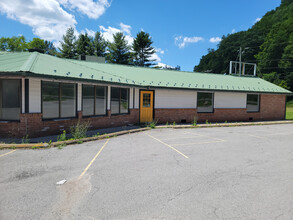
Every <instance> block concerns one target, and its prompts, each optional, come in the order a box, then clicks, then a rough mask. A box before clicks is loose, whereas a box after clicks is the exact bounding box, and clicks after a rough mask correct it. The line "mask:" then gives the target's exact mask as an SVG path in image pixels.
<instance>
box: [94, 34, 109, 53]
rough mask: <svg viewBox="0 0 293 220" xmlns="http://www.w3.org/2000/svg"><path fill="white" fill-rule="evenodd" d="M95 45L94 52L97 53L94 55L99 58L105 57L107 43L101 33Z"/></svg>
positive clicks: (96, 37)
mask: <svg viewBox="0 0 293 220" xmlns="http://www.w3.org/2000/svg"><path fill="white" fill-rule="evenodd" d="M93 44H94V51H95V52H94V54H95V55H96V56H99V57H105V55H106V48H107V42H106V41H105V39H104V38H103V36H102V34H101V32H99V31H97V33H96V35H95V38H94V41H93Z"/></svg>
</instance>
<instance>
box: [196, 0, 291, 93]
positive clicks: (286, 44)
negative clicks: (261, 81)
mask: <svg viewBox="0 0 293 220" xmlns="http://www.w3.org/2000/svg"><path fill="white" fill-rule="evenodd" d="M292 12H293V1H292V0H283V1H282V4H281V6H280V7H278V8H276V10H272V11H269V12H268V13H266V15H264V16H263V18H262V19H261V20H260V21H259V22H257V23H255V24H254V25H253V26H252V28H250V29H249V30H247V31H241V32H238V33H234V34H228V35H227V36H223V37H222V41H221V42H220V43H219V45H218V49H217V50H213V49H209V50H208V54H207V55H205V56H203V57H202V58H201V60H200V63H199V65H197V66H195V67H194V71H196V72H213V73H219V74H223V73H228V67H229V61H231V60H232V61H234V60H238V58H239V57H238V55H239V48H240V47H242V49H243V53H242V61H243V62H250V63H257V65H258V69H259V72H260V73H262V74H259V76H260V77H262V76H264V78H265V79H267V78H270V82H272V83H275V84H277V85H279V86H282V87H283V88H287V89H291V90H293V13H292ZM272 73H274V74H272ZM266 74H271V75H270V76H265V75H266Z"/></svg>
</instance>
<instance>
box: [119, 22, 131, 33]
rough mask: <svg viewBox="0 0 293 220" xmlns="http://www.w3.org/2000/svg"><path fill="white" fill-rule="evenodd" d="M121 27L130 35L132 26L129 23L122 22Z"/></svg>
mask: <svg viewBox="0 0 293 220" xmlns="http://www.w3.org/2000/svg"><path fill="white" fill-rule="evenodd" d="M120 28H121V30H122V32H125V33H126V34H128V35H130V32H131V26H130V25H127V24H123V23H122V22H121V23H120Z"/></svg>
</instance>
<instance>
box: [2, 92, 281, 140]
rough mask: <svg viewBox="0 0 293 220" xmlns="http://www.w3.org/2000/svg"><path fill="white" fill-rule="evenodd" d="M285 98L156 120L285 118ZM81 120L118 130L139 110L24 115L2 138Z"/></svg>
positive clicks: (171, 112)
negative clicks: (254, 107) (252, 109)
mask: <svg viewBox="0 0 293 220" xmlns="http://www.w3.org/2000/svg"><path fill="white" fill-rule="evenodd" d="M285 100H286V96H285V95H261V96H260V112H254V113H249V112H247V110H246V109H214V112H213V113H197V109H155V111H154V117H155V120H157V121H158V122H159V123H166V122H169V123H172V122H174V121H175V122H176V123H181V122H188V123H190V122H192V121H193V120H194V118H196V119H197V121H198V122H204V121H206V120H208V121H210V122H223V121H249V120H253V121H257V120H282V119H285ZM78 120H80V121H84V120H90V123H91V129H96V128H105V127H117V126H123V125H127V124H137V123H139V109H130V112H129V114H125V115H111V111H108V114H107V116H101V117H91V118H83V117H82V112H79V113H78V117H77V118H76V119H68V120H65V119H64V120H62V119H60V120H49V121H43V120H42V114H41V113H32V114H21V115H20V121H19V122H7V123H5V122H2V123H1V122H0V136H2V137H11V136H12V137H24V136H25V135H26V134H28V135H29V137H37V136H46V135H52V134H60V133H61V132H62V131H63V130H64V129H66V130H69V128H70V127H71V126H73V125H75V124H76V123H77V122H78Z"/></svg>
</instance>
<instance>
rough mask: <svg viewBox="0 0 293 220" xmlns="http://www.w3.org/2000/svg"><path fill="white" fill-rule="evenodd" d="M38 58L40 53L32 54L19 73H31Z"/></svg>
mask: <svg viewBox="0 0 293 220" xmlns="http://www.w3.org/2000/svg"><path fill="white" fill-rule="evenodd" d="M38 57H39V53H35V52H34V53H32V54H31V55H30V56H29V58H28V59H27V61H26V62H25V63H24V64H23V65H22V66H21V67H20V68H19V71H23V72H30V71H31V69H32V67H33V65H34V64H35V62H36V60H37V58H38Z"/></svg>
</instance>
